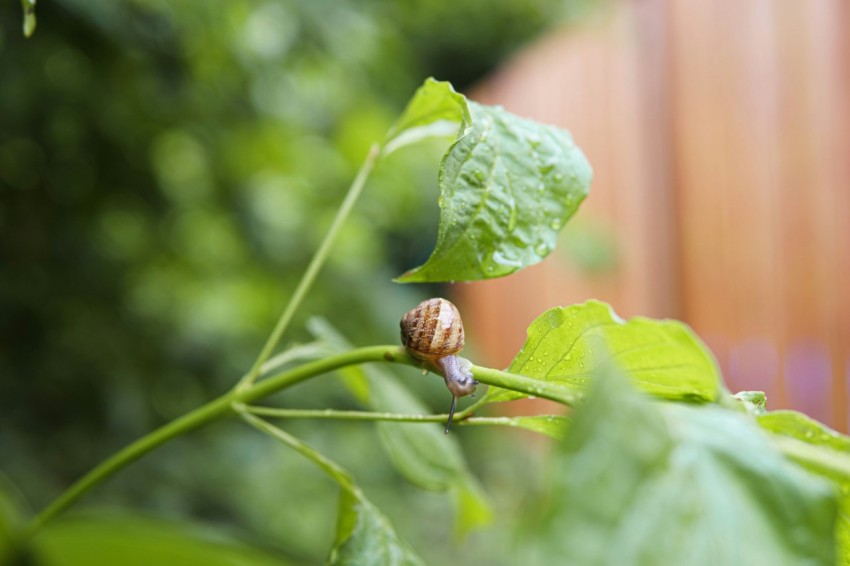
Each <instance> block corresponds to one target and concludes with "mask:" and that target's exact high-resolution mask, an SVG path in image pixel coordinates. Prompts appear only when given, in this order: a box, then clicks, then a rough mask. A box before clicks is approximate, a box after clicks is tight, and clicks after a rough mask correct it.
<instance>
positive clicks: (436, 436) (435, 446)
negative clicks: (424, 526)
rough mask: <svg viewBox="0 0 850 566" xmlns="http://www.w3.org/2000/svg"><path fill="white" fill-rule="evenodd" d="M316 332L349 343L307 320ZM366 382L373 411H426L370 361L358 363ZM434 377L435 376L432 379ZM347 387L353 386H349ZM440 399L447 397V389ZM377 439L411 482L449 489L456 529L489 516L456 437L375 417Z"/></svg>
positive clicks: (324, 325) (331, 341) (335, 344)
mask: <svg viewBox="0 0 850 566" xmlns="http://www.w3.org/2000/svg"><path fill="white" fill-rule="evenodd" d="M308 326H309V328H310V331H311V332H312V333H313V334H314V335H315V336H316V337H317V338H321V339H322V340H324V341H326V342H327V343H328V344H331V345H332V346H333V347H335V348H337V349H339V350H347V349H350V348H351V344H350V343H349V342H348V341H347V340H346V339H345V338H344V337H343V336H341V335H340V334H339V333H338V332H337V331H336V330H335V329H334V328H333V327H332V326H331V325H330V324H329V323H328V322H327V321H325V320H323V319H318V318H315V319H312V320H311V321H310V322H309V324H308ZM358 371H360V372H362V373H363V376H364V377H365V379H366V382H367V383H368V390H369V394H368V396H367V399H368V402H366V403H365V404H366V405H367V406H368V407H369V408H370V409H373V410H375V411H381V412H396V413H406V414H427V413H429V412H430V411H429V410H428V408H427V407H426V406H425V405H423V404H422V403H421V402H420V401H419V400H418V399H417V398H416V397H415V396H413V395H412V394H411V393H410V392H409V391H408V390H407V388H406V387H404V386H403V385H402V384H401V383H399V381H398V380H397V379H396V377H395V376H394V375H393V374H391V373H390V372H387V371H383V370H382V369H381V368H380V367H376V366H375V365H374V364H373V365H369V366H363V367H362V368H358ZM435 381H436V380H435ZM352 391H353V392H354V391H356V390H355V389H352ZM446 401H447V402H448V401H450V397H449V396H448V395H447V399H446ZM376 426H377V427H378V433H379V436H380V439H381V444H382V446H383V447H384V450H385V451H386V453H387V455H388V456H389V458H390V460H391V461H392V462H393V465H394V466H395V467H396V469H397V470H398V471H399V472H400V473H401V474H402V475H403V476H404V477H405V478H406V479H407V480H408V481H410V482H411V483H413V484H415V485H418V486H419V487H422V488H423V489H428V490H432V491H450V492H451V493H452V494H453V496H454V500H455V508H456V516H457V520H456V521H455V524H456V526H457V530H458V532H459V533H460V534H462V533H463V532H465V531H466V530H468V529H471V528H474V527H475V526H477V525H483V524H487V523H488V522H490V519H491V516H492V512H491V509H490V505H489V502H488V501H487V499H486V497H485V496H484V493H483V491H482V490H481V489H480V487H479V486H478V483H477V480H476V479H475V477H474V476H472V474H471V473H470V472H469V469H468V468H467V466H466V462H465V461H464V459H463V454H462V453H461V450H460V448H459V447H458V444H457V441H456V440H455V439H454V438H452V437H451V436H447V435H445V434H443V431H442V427H441V426H439V425H437V424H433V423H397V422H386V421H384V422H378V423H377V424H376Z"/></svg>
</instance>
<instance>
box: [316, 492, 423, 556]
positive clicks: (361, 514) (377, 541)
mask: <svg viewBox="0 0 850 566" xmlns="http://www.w3.org/2000/svg"><path fill="white" fill-rule="evenodd" d="M328 563H329V564H358V565H360V566H408V565H410V566H413V565H420V564H423V562H422V561H421V560H420V559H419V557H418V556H417V555H416V554H415V553H414V552H413V551H412V550H411V549H410V547H409V546H407V543H405V542H404V541H403V540H401V539H400V538H399V537H398V535H397V534H396V533H395V531H394V530H393V528H392V525H391V524H390V523H389V521H388V520H387V518H386V517H384V515H383V514H382V513H381V512H380V511H378V509H377V508H376V507H375V506H374V505H372V504H371V503H370V502H369V501H368V500H367V499H365V498H363V497H362V496H358V494H357V493H356V492H350V491H343V492H342V493H341V494H340V500H339V519H338V523H337V533H336V541H335V542H334V546H333V549H332V550H331V554H330V557H329V558H328Z"/></svg>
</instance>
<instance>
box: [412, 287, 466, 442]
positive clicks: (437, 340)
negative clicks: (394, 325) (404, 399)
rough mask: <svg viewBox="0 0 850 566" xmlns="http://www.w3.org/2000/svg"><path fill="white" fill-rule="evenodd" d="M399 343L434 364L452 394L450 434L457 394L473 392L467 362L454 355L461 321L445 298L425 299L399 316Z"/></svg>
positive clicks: (459, 342) (458, 345) (459, 345)
mask: <svg viewBox="0 0 850 566" xmlns="http://www.w3.org/2000/svg"><path fill="white" fill-rule="evenodd" d="M401 343H402V344H403V345H404V348H405V350H407V353H408V354H410V355H411V356H413V357H414V358H416V359H418V360H422V361H424V362H428V363H431V364H433V365H434V366H436V368H437V370H439V373H440V375H442V376H443V379H444V380H445V382H446V387H448V389H449V391H450V392H451V394H452V406H451V409H449V420H448V422H447V423H446V430H445V433H446V434H448V433H449V427H450V426H451V424H452V418H453V417H454V414H455V407H456V406H457V400H458V397H464V396H466V395H471V394H472V393H474V392H475V386H476V385H478V382H477V381H475V379H473V376H472V372H471V371H470V370H469V366H470V364H469V362H468V361H467V360H465V359H463V358H460V357H458V356H456V355H455V354H457V353H459V352H460V351H461V350H463V322H461V320H460V313H459V312H458V310H457V307H456V306H454V305H453V304H452V303H450V302H449V301H447V300H446V299H440V298H435V299H428V300H427V301H422V302H421V303H419V304H418V305H416V307H415V308H414V309H413V310H411V311H409V312H408V313H407V314H405V315H404V316H403V317H401Z"/></svg>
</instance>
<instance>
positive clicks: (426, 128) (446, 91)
mask: <svg viewBox="0 0 850 566" xmlns="http://www.w3.org/2000/svg"><path fill="white" fill-rule="evenodd" d="M468 121H469V110H468V109H467V107H466V98H465V97H464V96H463V95H462V94H458V93H457V92H455V89H453V88H452V85H451V84H449V83H447V82H440V81H436V80H434V79H432V78H429V79H426V80H425V83H424V84H423V85H422V86H421V87H419V89H418V90H417V91H416V93H415V94H414V95H413V98H412V99H411V100H410V102H409V103H408V105H407V108H405V110H404V113H403V114H402V115H401V116H400V117H399V119H398V120H397V121H396V123H395V124H393V127H392V128H390V131H389V133H388V134H387V139H386V141H385V142H384V155H389V154H390V153H392V152H393V151H395V150H397V149H399V148H402V147H404V146H407V145H411V144H414V143H416V142H418V141H421V140H423V139H426V138H430V137H447V138H451V139H454V138H455V137H457V135H458V130H459V129H460V127H461V124H463V123H465V122H468Z"/></svg>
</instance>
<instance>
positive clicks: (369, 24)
mask: <svg viewBox="0 0 850 566" xmlns="http://www.w3.org/2000/svg"><path fill="white" fill-rule="evenodd" d="M585 4H588V2H587V1H586V0H581V1H579V0H576V1H573V2H570V3H567V4H565V3H564V2H563V1H559V0H526V1H523V2H515V1H512V0H489V1H483V0H477V1H475V2H465V3H458V2H448V1H446V0H439V1H434V0H430V1H427V2H426V1H425V0H417V1H413V2H405V3H396V2H389V1H378V0H371V1H367V0H364V1H361V2H353V3H346V2H334V1H331V0H304V1H295V0H292V1H274V2H272V1H270V2H260V3H257V2H252V1H248V0H231V1H228V2H206V1H202V0H195V1H192V2H176V3H175V2H169V1H166V0H135V1H124V2H115V1H111V0H57V1H56V2H52V3H49V4H41V3H40V4H39V5H38V19H39V20H38V21H39V24H38V29H37V31H36V32H35V34H34V36H33V37H32V38H31V39H29V40H25V39H24V38H23V37H22V34H21V27H20V26H21V14H20V4H19V3H17V2H3V3H0V470H2V471H3V472H4V473H6V474H8V476H9V477H10V478H11V480H12V481H13V482H14V483H15V484H16V485H18V486H19V487H20V488H21V490H22V491H23V492H24V493H25V494H26V496H27V498H28V499H29V501H30V504H31V505H32V506H33V507H35V508H39V507H41V506H42V505H44V504H45V503H47V502H48V501H49V500H50V499H52V498H53V497H54V496H55V495H56V494H57V493H58V492H59V491H60V490H61V489H62V488H64V487H65V486H67V485H68V483H69V482H71V481H72V480H73V479H76V478H77V477H78V476H79V475H80V474H82V473H83V472H84V471H86V470H87V469H88V468H90V467H91V466H92V465H93V464H94V463H95V462H96V461H98V460H100V459H101V458H103V457H104V456H106V455H108V454H109V453H111V452H113V451H114V450H115V449H117V448H118V447H120V446H121V445H123V444H125V443H126V442H128V441H129V440H131V439H133V438H135V437H137V436H139V435H141V434H143V433H144V432H146V431H149V430H150V429H152V428H153V427H155V426H157V425H159V424H161V423H163V422H164V421H166V420H169V419H171V418H174V417H175V416H177V415H179V414H181V413H183V412H184V411H186V410H188V409H190V408H192V407H194V406H196V405H198V404H200V403H202V402H203V401H204V400H206V399H209V398H210V397H212V396H213V395H216V394H219V393H221V392H222V391H224V389H225V388H227V387H228V386H230V385H231V384H232V383H233V382H234V380H235V379H236V378H237V377H238V375H239V374H240V373H241V372H242V371H244V370H246V369H247V368H248V367H249V365H250V362H251V360H252V359H253V356H254V355H255V354H256V352H257V351H258V349H259V347H260V345H261V343H262V340H263V339H264V337H265V336H266V334H267V333H268V331H269V330H270V329H271V327H272V325H273V323H274V320H275V318H276V317H277V315H278V313H279V311H280V309H281V308H282V306H283V304H284V302H285V300H286V298H287V295H288V293H289V292H291V290H292V289H293V288H294V286H295V283H296V282H297V280H298V277H299V276H300V274H301V272H302V270H303V269H304V267H305V265H306V263H307V262H308V261H309V258H310V257H311V255H312V253H313V251H314V249H315V247H316V246H317V244H318V242H319V241H320V239H321V237H322V236H323V235H324V231H325V229H326V228H327V226H328V224H329V223H330V221H331V218H332V217H333V214H334V212H335V210H336V207H337V205H338V203H339V201H340V200H341V198H342V194H343V192H344V191H345V189H346V188H347V186H348V184H349V182H350V181H351V179H352V177H353V175H354V172H355V171H356V168H357V167H358V166H359V163H360V161H361V160H362V159H363V157H364V156H365V154H366V151H367V148H368V145H369V144H370V143H371V142H373V141H376V140H380V139H382V138H383V136H384V135H385V133H386V130H387V128H388V127H389V125H390V124H391V122H392V120H393V119H394V118H395V117H396V116H397V115H398V113H399V112H400V110H401V108H402V106H403V104H404V103H405V102H406V101H407V99H408V98H409V97H410V95H411V94H412V92H413V90H414V89H415V87H416V86H417V85H419V84H420V83H421V81H422V79H423V78H424V77H425V76H428V75H434V76H437V77H439V78H442V79H448V80H451V81H453V82H454V83H455V86H456V87H458V88H459V89H461V90H463V88H464V87H465V86H468V85H470V84H472V83H473V82H474V81H476V80H478V79H479V78H480V77H481V76H482V74H483V73H485V72H486V71H488V70H489V69H492V68H494V66H495V65H496V64H498V62H499V61H500V60H502V58H503V57H504V56H506V55H508V54H509V53H511V52H512V51H513V50H515V49H516V48H517V47H518V46H519V45H521V44H522V43H523V42H525V41H527V40H529V39H530V38H532V37H534V36H535V35H537V34H539V33H540V32H542V31H543V30H544V29H545V28H546V27H547V26H548V25H550V24H551V23H553V22H557V21H563V19H562V17H563V16H565V15H566V16H567V17H569V15H570V14H569V12H570V10H573V9H575V8H576V7H577V6H583V5H585ZM438 155H439V154H438V152H437V151H434V152H433V153H429V152H427V151H424V152H423V151H422V150H421V149H420V150H417V152H415V153H414V152H400V153H399V154H398V155H396V156H394V157H393V160H392V161H391V162H389V163H386V164H384V165H382V167H381V169H380V170H379V171H378V172H377V174H376V176H375V177H374V178H373V179H372V180H371V181H370V183H369V186H368V187H367V190H366V192H365V194H364V196H363V198H362V200H361V201H360V202H359V203H358V206H357V209H356V213H355V215H354V217H352V218H351V219H350V220H349V221H348V222H347V223H346V225H345V227H344V229H343V233H342V235H341V237H340V238H339V241H338V243H337V245H336V247H335V251H334V253H333V255H332V257H331V260H330V261H329V263H328V265H326V267H325V269H324V270H323V273H322V275H321V276H320V280H319V283H318V284H317V285H316V287H315V288H314V289H313V291H312V292H311V293H310V295H309V297H308V300H307V303H306V304H305V305H304V308H303V309H302V317H301V319H300V320H296V321H295V324H294V325H293V332H291V333H290V335H289V336H288V337H287V338H288V340H289V341H290V342H292V341H298V340H304V339H306V334H305V333H304V332H303V331H300V330H296V329H298V328H301V327H302V325H301V324H300V323H301V322H303V321H304V320H305V319H306V316H308V315H309V314H312V313H320V314H322V315H323V316H326V317H328V318H330V319H332V320H333V323H334V324H335V326H337V327H338V328H339V329H340V330H341V331H343V332H344V333H345V334H346V335H347V336H349V337H350V338H351V339H352V341H353V342H355V343H357V344H365V343H370V342H392V341H395V340H396V339H397V337H396V328H397V319H398V313H400V312H403V311H404V310H406V309H407V308H409V306H410V305H412V304H414V303H415V302H416V301H417V300H418V298H419V296H420V294H423V293H426V290H424V289H422V288H421V287H420V288H403V287H400V286H397V285H392V284H390V283H389V280H390V277H391V276H393V275H397V274H398V273H401V272H402V271H403V270H404V269H406V268H408V267H411V266H413V265H416V264H417V263H421V262H422V261H423V260H424V259H425V257H427V254H428V253H429V251H430V247H431V245H432V244H433V236H432V235H433V234H434V233H435V230H436V221H437V207H436V202H435V200H436V199H435V195H436V174H435V171H436V167H435V164H436V160H437V159H438ZM423 234H424V235H426V236H423ZM423 381H424V380H423ZM415 385H416V386H418V390H419V392H420V393H422V394H423V396H424V397H425V399H426V400H438V404H437V406H438V407H439V408H440V410H442V407H443V405H444V404H445V395H442V394H441V393H444V392H442V391H440V388H439V387H428V386H427V385H429V383H425V384H420V383H416V384H415ZM285 401H286V402H287V403H288V404H291V405H293V406H310V407H325V406H335V407H342V408H344V407H349V406H354V401H353V400H352V398H351V397H349V396H347V395H346V394H345V393H344V392H342V390H341V388H338V387H335V386H334V383H333V382H332V381H329V380H323V381H320V382H318V383H313V384H307V385H305V386H302V387H300V388H298V389H297V390H296V392H295V393H292V394H288V396H287V397H286V399H285ZM288 428H289V429H290V430H292V431H293V432H294V433H296V434H300V435H302V436H303V437H306V438H308V439H309V440H310V442H312V443H313V444H315V445H316V446H318V447H319V448H320V449H327V451H328V452H329V453H331V454H333V456H334V457H335V458H336V459H338V460H339V461H340V462H342V463H343V464H344V465H346V467H348V468H349V469H351V470H352V471H354V473H355V474H356V475H357V476H358V479H359V480H360V481H361V483H362V484H363V485H364V488H365V489H366V490H367V491H369V490H370V489H373V490H375V492H374V495H373V500H374V501H375V503H376V504H378V506H379V507H381V508H382V509H383V510H384V511H385V512H386V513H387V514H388V515H389V516H390V517H391V518H393V519H394V520H398V521H400V525H399V530H400V532H401V533H402V535H403V536H405V537H406V538H407V539H408V540H409V541H410V542H411V543H412V544H413V545H414V546H415V547H417V548H418V549H421V551H422V552H423V553H424V554H425V557H426V559H427V558H430V559H432V560H434V561H439V560H445V559H447V558H450V557H454V558H458V557H457V555H455V554H452V553H453V552H454V550H452V547H451V545H439V544H435V543H434V541H439V540H442V538H444V537H446V536H448V533H450V532H451V527H450V525H442V524H428V525H422V524H419V523H417V521H416V514H414V513H410V512H409V509H410V508H411V507H415V508H416V509H417V510H419V511H417V513H419V512H420V511H421V514H422V515H427V516H435V515H438V514H440V513H442V514H444V515H445V516H449V507H450V504H449V502H448V501H446V498H445V497H442V496H439V495H435V494H429V493H421V492H418V491H415V490H414V489H413V488H411V487H409V486H407V485H405V484H404V483H403V482H402V480H401V479H400V478H399V477H398V476H397V474H396V473H395V472H393V471H392V469H391V467H390V466H389V464H388V463H386V462H385V458H384V457H383V456H382V455H381V453H380V448H379V447H378V443H377V442H376V439H375V432H374V430H373V427H369V426H368V425H362V426H352V425H349V426H346V425H334V424H326V423H321V424H316V423H297V424H295V425H292V426H291V427H288ZM487 434H488V433H487V432H479V431H476V432H474V433H470V434H469V435H468V437H469V438H471V439H472V441H473V443H477V444H473V445H471V446H470V447H469V450H470V451H471V454H472V455H473V457H474V455H475V454H476V452H477V451H478V450H481V451H483V450H484V448H482V447H481V446H482V445H484V443H482V442H481V439H483V438H485V436H486V435H487ZM343 438H344V439H345V440H344V441H343V440H342V439H343ZM505 458H506V459H505V461H504V462H501V463H500V462H499V461H498V459H497V460H495V461H492V462H490V463H489V464H488V468H487V469H486V470H485V469H483V467H482V469H480V470H478V471H479V472H481V473H486V474H487V475H488V478H489V479H490V480H491V481H493V482H495V485H496V486H497V487H498V485H499V484H500V482H502V484H504V485H508V484H509V483H510V482H511V481H512V480H511V479H510V478H511V477H512V476H511V473H510V471H509V470H510V469H511V468H510V466H511V464H510V463H509V462H508V460H507V457H505ZM335 494H336V488H335V487H334V486H333V485H331V484H330V483H329V482H328V481H327V480H325V479H324V478H322V477H319V476H317V474H315V472H314V470H313V469H312V468H311V464H310V463H309V462H303V461H301V460H300V459H298V458H296V457H294V456H293V455H292V454H288V453H282V452H281V449H279V448H278V447H277V446H273V445H271V444H270V443H269V441H268V440H267V439H264V438H258V437H257V436H256V435H255V434H254V433H252V432H251V431H248V430H247V429H246V428H244V427H240V426H238V425H234V424H233V423H230V424H225V425H219V426H216V427H214V428H213V429H212V430H211V431H203V432H201V433H196V434H194V435H193V436H191V437H190V438H187V439H180V440H178V441H176V442H175V443H174V444H172V445H170V446H166V447H165V448H164V449H163V450H162V451H161V452H159V453H157V454H156V455H153V456H151V457H149V458H147V459H145V460H143V461H142V462H140V463H138V464H137V465H136V466H134V467H133V468H132V469H130V470H128V471H127V472H126V473H124V474H122V475H121V476H120V477H119V478H117V479H116V480H114V481H113V482H111V483H110V484H109V485H108V486H106V487H104V488H103V489H100V490H98V491H97V492H96V493H94V494H93V495H92V496H90V499H89V501H94V502H97V501H100V502H105V501H108V502H109V503H110V504H117V503H120V504H126V505H132V506H134V507H136V508H146V509H151V510H155V511H156V512H157V513H158V514H160V515H171V516H187V515H190V516H194V517H196V518H201V519H203V520H205V521H208V522H216V523H221V524H225V525H230V526H234V525H235V526H238V527H239V528H241V529H243V530H244V531H245V532H251V533H253V534H252V535H251V536H252V537H256V540H259V541H262V542H263V544H267V545H270V546H271V547H274V548H276V549H277V550H278V551H281V550H284V551H285V553H286V555H288V556H290V557H292V558H294V559H295V560H296V561H298V560H302V559H303V560H306V561H309V562H314V561H316V560H319V559H321V557H322V556H323V554H324V552H326V550H327V548H328V547H329V544H330V540H331V537H332V531H333V525H332V522H333V516H334V513H335V499H336V498H335ZM294 510H297V511H295V512H294ZM474 550H475V548H474V547H473V548H472V549H469V550H467V552H469V553H470V554H469V556H470V557H474V556H477V557H478V558H479V559H481V558H482V555H481V554H477V555H476V554H473V551H474ZM489 551H490V552H492V553H493V556H498V545H495V546H491V547H489ZM478 561H479V562H480V560H478ZM491 563H492V562H491Z"/></svg>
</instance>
